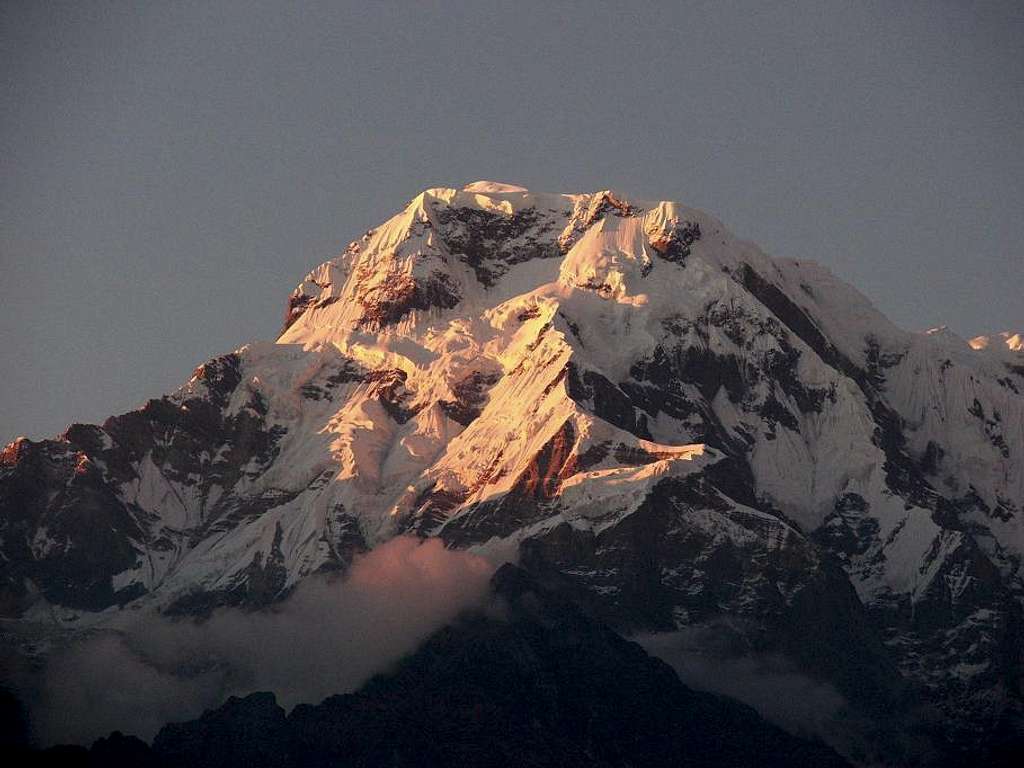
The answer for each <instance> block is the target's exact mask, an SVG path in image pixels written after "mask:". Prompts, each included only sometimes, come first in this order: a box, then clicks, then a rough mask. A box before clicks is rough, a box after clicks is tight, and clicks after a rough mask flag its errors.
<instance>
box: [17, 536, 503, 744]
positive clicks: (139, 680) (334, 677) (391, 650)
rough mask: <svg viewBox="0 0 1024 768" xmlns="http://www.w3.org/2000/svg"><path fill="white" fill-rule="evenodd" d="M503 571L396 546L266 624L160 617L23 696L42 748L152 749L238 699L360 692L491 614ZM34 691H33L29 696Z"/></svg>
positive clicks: (250, 617) (258, 615)
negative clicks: (422, 648) (463, 623)
mask: <svg viewBox="0 0 1024 768" xmlns="http://www.w3.org/2000/svg"><path fill="white" fill-rule="evenodd" d="M494 569H495V566H494V564H492V563H491V562H489V561H488V560H486V559H484V558H482V557H479V556H477V555H472V554H469V553H466V552H456V551H451V550H447V549H445V547H444V545H443V543H442V542H441V541H440V540H439V539H427V540H424V541H421V540H419V539H416V538H412V537H398V538H395V539H392V540H391V541H389V542H387V543H385V544H383V545H381V546H380V547H378V548H376V549H374V550H373V551H371V552H369V553H367V554H365V555H362V556H360V557H358V558H357V559H356V560H355V561H354V562H353V564H352V567H351V569H350V570H349V572H348V574H347V575H346V577H345V578H344V579H339V578H329V577H313V578H308V579H306V580H305V581H304V582H303V583H302V584H301V585H300V586H299V587H298V588H297V589H296V590H295V592H294V593H293V594H292V595H291V596H289V597H288V599H286V600H285V601H284V602H282V603H280V604H279V605H277V606H275V607H273V608H271V609H268V610H264V611H260V612H245V611H243V610H240V609H222V610H219V611H217V612H215V613H214V614H213V615H212V616H211V617H210V618H208V619H206V620H205V621H201V622H197V621H195V620H191V619H189V620H171V619H168V618H165V617H160V616H154V615H152V614H150V615H148V616H146V617H145V618H141V617H140V618H139V619H138V620H136V621H135V622H134V623H132V624H130V625H129V626H128V627H127V628H126V629H119V630H117V631H113V630H101V631H99V632H97V633H95V634H92V635H90V636H89V637H87V638H85V639H81V640H78V641H76V642H74V643H73V644H72V645H71V646H70V647H67V648H65V649H64V650H62V651H59V652H57V653H55V654H53V655H52V656H51V657H50V658H49V660H48V662H47V664H46V666H45V669H43V670H42V672H41V673H38V674H36V675H34V676H32V680H31V682H30V684H29V685H28V686H25V685H21V686H19V688H21V694H22V696H23V698H26V699H27V701H28V705H29V714H30V720H31V727H32V731H33V736H34V738H35V740H36V742H37V743H38V744H39V745H41V746H47V745H52V744H57V743H73V744H86V745H87V744H90V743H91V742H92V741H94V740H95V739H96V738H98V737H100V736H105V735H107V734H109V733H110V732H111V731H113V730H120V731H123V732H125V733H131V734H134V735H137V736H139V737H141V738H143V739H146V740H151V739H152V738H153V736H154V735H155V734H156V733H157V731H158V730H159V729H160V728H161V727H162V726H163V725H164V724H166V723H168V722H173V721H183V720H188V719H192V718H195V717H197V716H199V715H200V714H202V712H203V710H204V709H208V708H211V707H215V706H218V705H219V704H221V703H222V702H223V701H224V699H225V698H227V697H228V696H229V695H244V694H247V693H251V692H253V691H273V692H274V693H275V694H276V695H277V698H278V702H279V703H280V704H281V705H282V706H284V707H285V708H291V707H292V706H294V705H296V704H299V703H303V702H309V703H318V702H320V701H321V700H323V699H324V698H326V697H327V696H330V695H332V694H337V693H346V692H350V691H353V690H355V689H356V688H358V687H359V686H360V685H361V684H362V683H363V682H365V681H366V680H367V679H368V678H369V677H371V676H372V675H373V674H375V673H377V672H381V671H385V670H386V669H388V667H389V666H391V665H393V664H394V663H395V662H397V661H398V660H399V659H401V658H402V657H403V656H406V655H408V654H409V653H411V652H412V651H413V650H414V649H415V648H416V647H417V646H418V645H419V644H420V643H421V642H422V641H423V640H424V639H425V638H426V637H427V636H428V635H429V634H431V633H432V632H433V631H434V630H436V629H438V628H440V627H441V626H443V625H445V624H446V623H448V622H450V621H451V620H452V619H454V618H455V617H456V616H457V614H459V613H460V612H461V611H463V610H466V609H469V608H473V607H476V606H479V605H482V603H483V601H484V599H485V595H486V594H487V586H488V582H489V579H490V576H491V574H492V573H493V572H494ZM26 688H28V690H26Z"/></svg>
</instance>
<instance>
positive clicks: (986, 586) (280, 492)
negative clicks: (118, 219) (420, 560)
mask: <svg viewBox="0 0 1024 768" xmlns="http://www.w3.org/2000/svg"><path fill="white" fill-rule="evenodd" d="M972 347H973V349H972ZM978 350H985V354H982V353H980V352H979V351H978ZM1020 355H1021V352H1020V336H1019V335H1013V334H1004V335H1002V336H1000V337H991V338H989V337H985V338H984V339H982V338H981V337H979V339H974V340H972V341H971V342H970V344H968V343H967V342H965V341H964V340H962V339H959V338H957V337H955V336H954V335H952V334H950V333H948V332H944V331H937V332H931V333H928V334H912V333H908V332H906V331H903V330H901V329H899V328H897V327H896V326H894V325H893V324H892V323H890V322H889V321H888V320H887V319H886V318H885V317H884V316H882V315H881V314H880V313H879V312H878V311H877V310H876V309H875V308H874V307H873V306H872V305H871V304H870V302H869V301H868V300H867V299H866V298H864V297H863V296H862V295H861V294H860V293H858V292H857V291H856V290H855V289H853V288H851V287H850V286H847V285H845V284H844V283H842V282H841V281H839V280H838V279H836V278H835V277H834V276H833V275H831V274H830V273H829V272H828V271H827V270H826V269H824V268H823V267H821V266H820V265H817V264H815V263H812V262H803V261H800V262H798V261H792V260H776V259H771V258H769V257H768V256H766V255H765V254H764V253H763V252H761V251H760V250H759V249H758V248H757V247H756V246H754V245H753V244H751V243H748V242H744V241H740V240H737V239H736V238H734V237H733V236H732V235H731V234H730V233H729V232H728V231H727V230H726V228H725V227H724V226H723V225H722V224H721V223H720V222H719V221H717V220H716V219H714V218H713V217H711V216H708V215H707V214H705V213H703V212H700V211H697V210H694V209H691V208H687V207H685V206H683V205H680V204H678V203H672V202H651V201H641V200H632V199H627V198H626V197H625V196H623V195H621V194H619V193H616V192H614V191H611V190H606V191H602V192H597V193H592V194H565V195H559V194H546V193H534V192H530V191H528V190H526V189H524V188H522V187H518V186H514V185H508V184H501V183H497V182H486V181H481V182H475V183H473V184H470V185H467V186H466V187H464V188H463V189H448V188H435V189H428V190H426V191H424V192H422V193H421V194H419V195H417V196H416V197H415V198H414V199H413V200H412V201H411V202H410V203H409V204H408V205H407V206H406V207H405V209H404V210H402V211H400V212H399V213H397V214H396V215H395V216H393V217H392V218H391V219H389V220H388V221H386V222H384V223H383V224H381V225H380V226H378V227H376V228H374V229H371V230H369V231H368V232H367V233H366V234H365V235H364V236H363V237H362V238H360V239H359V240H356V241H354V242H353V243H351V244H350V245H349V246H348V248H347V249H346V250H345V251H344V252H343V253H342V254H341V255H339V256H338V257H337V258H335V259H332V260H330V261H328V262H326V263H324V264H322V265H320V266H319V267H317V268H316V269H314V270H313V271H311V272H310V273H309V274H308V275H307V276H306V277H305V278H304V279H303V280H302V282H301V283H300V284H299V285H298V287H297V288H296V289H295V291H294V292H293V293H292V295H291V296H290V298H289V301H288V306H287V313H286V319H285V326H284V329H283V330H282V333H281V335H280V337H279V338H278V339H277V341H276V343H259V344H253V345H250V346H247V347H243V348H242V349H240V350H238V351H237V352H235V353H232V354H230V355H226V356H224V357H222V358H217V359H215V360H212V361H210V362H208V363H206V364H204V365H203V366H200V368H198V369H197V370H196V372H195V373H194V375H193V377H192V378H191V379H190V380H189V382H188V383H187V384H186V385H185V386H184V387H182V388H181V389H180V390H178V391H177V392H175V393H173V394H172V395H170V396H168V397H166V398H163V399H161V400H155V401H151V402H150V403H148V404H147V405H146V406H145V407H144V408H142V409H141V410H139V411H136V412H133V413H129V414H126V415H124V416H119V417H114V418H112V419H109V420H108V421H107V422H105V423H104V424H103V425H102V426H100V427H93V426H85V425H74V426H72V427H71V428H70V429H69V430H68V432H67V433H66V434H64V435H62V436H60V437H59V438H57V439H55V440H52V441H44V442H42V443H31V442H30V441H26V440H19V441H16V442H15V443H12V444H11V445H10V446H8V447H7V448H6V449H5V450H4V452H3V455H2V459H0V526H2V527H0V536H2V540H3V555H4V560H3V571H2V585H3V588H4V598H3V601H2V605H3V607H4V610H5V612H6V613H8V614H15V615H24V616H34V615H38V612H39V610H40V606H46V607H47V608H48V610H50V611H51V615H54V614H52V612H56V614H55V615H61V611H65V612H70V613H71V614H74V613H75V612H76V611H77V612H81V611H96V610H101V609H104V608H107V607H108V606H112V605H117V604H125V603H128V602H133V601H138V602H139V604H152V605H154V606H156V607H159V608H161V609H162V610H167V611H171V612H190V613H195V612H202V611H206V610H209V609H210V608H211V607H214V606H216V605H221V604H248V605H255V606H258V605H263V604H266V603H268V602H271V601H273V600H275V599H278V598H280V597H281V596H283V595H285V594H287V593H288V591H289V590H290V589H291V588H292V587H293V586H294V585H295V584H296V583H297V582H298V581H299V580H301V579H302V578H304V577H305V576H307V575H309V574H311V573H315V572H320V571H324V570H344V569H345V568H346V567H347V564H348V562H349V561H350V560H351V558H352V556H353V555H354V553H356V552H359V551H363V550H365V549H367V548H370V547H373V546H375V545H376V544H377V543H379V542H381V541H384V540H386V539H388V538H389V537H391V536H393V535H395V534H398V533H405V532H415V533H418V534H420V535H424V536H440V537H442V538H444V539H445V540H446V541H447V542H448V543H449V544H450V545H451V546H456V547H464V548H473V549H476V550H479V551H482V552H485V553H487V552H490V553H493V554H494V556H496V557H497V556H502V555H504V554H505V553H515V552H518V553H519V555H520V557H521V558H522V559H523V561H524V562H525V563H528V564H529V565H530V567H531V568H533V569H536V570H539V571H547V570H550V571H553V572H557V574H558V577H559V578H560V579H562V580H563V581H564V582H565V583H568V584H570V585H572V587H573V588H574V589H576V590H578V594H579V596H580V599H583V600H585V601H586V600H589V601H591V602H592V603H593V608H594V610H595V611H597V612H598V613H600V614H603V615H605V616H606V617H607V618H608V619H609V620H611V621H613V622H615V623H616V624H617V625H618V626H620V627H624V628H628V629H645V630H652V629H653V630H672V629H679V628H683V627H687V626H695V625H699V624H701V623H702V622H716V621H719V620H721V618H722V617H723V616H725V617H731V618H732V619H742V621H743V622H744V623H743V626H748V627H752V628H754V629H751V630H750V631H751V632H752V633H754V634H753V635H752V639H751V642H755V640H754V639H753V637H754V636H756V638H759V639H756V642H757V643H758V644H760V643H764V642H766V640H765V638H766V637H767V638H770V639H771V641H772V642H777V643H779V644H780V647H785V648H787V649H788V651H792V650H793V648H798V649H799V648H805V647H807V648H809V647H811V645H814V644H817V646H815V647H824V648H828V647H834V648H835V649H836V653H837V654H838V655H840V656H842V655H843V653H846V654H847V655H849V654H848V653H847V651H846V650H844V649H846V648H847V647H848V646H849V645H850V644H851V643H856V644H862V645H863V646H864V648H865V649H868V648H874V647H875V645H873V643H874V644H877V645H878V647H879V648H881V647H884V648H885V649H886V650H885V651H884V652H885V653H886V654H888V656H887V657H885V658H881V657H877V656H871V659H872V661H871V664H873V665H874V668H876V669H877V670H879V672H878V674H879V679H878V681H877V685H876V687H875V688H873V689H872V690H875V691H876V693H878V691H883V689H885V686H886V685H889V684H890V682H889V681H887V680H886V675H889V672H887V671H886V670H889V671H890V672H891V677H893V678H894V679H895V678H898V674H897V673H896V671H895V670H896V669H897V668H898V669H900V670H902V671H903V673H904V674H906V675H907V676H908V677H909V678H911V679H913V680H915V681H917V682H918V683H920V684H922V685H926V686H928V687H929V688H930V689H932V690H933V691H935V692H936V694H935V695H936V697H937V699H936V700H937V701H939V702H940V703H941V705H942V706H944V707H947V708H948V711H949V712H951V713H957V712H959V713H962V712H964V711H969V712H970V713H972V714H971V717H975V716H977V717H978V718H981V719H983V720H985V722H989V723H990V724H991V723H992V722H995V720H993V719H992V718H996V719H998V716H999V713H998V712H995V711H994V710H992V707H991V706H989V704H986V703H985V702H987V701H988V702H990V701H992V696H996V695H997V694H998V697H1001V698H1000V699H999V700H1000V701H1004V702H1010V703H1009V704H1007V706H1011V704H1012V706H1017V704H1016V703H1014V702H1017V699H1016V698H1014V697H1016V696H1017V694H1016V693H1014V692H1015V691H1018V690H1019V686H1018V682H1019V670H1020V668H1021V666H1020V665H1021V662H1022V659H1021V657H1020V645H1019V643H1017V644H1015V641H1014V638H1016V637H1019V636H1020V633H1021V632H1024V627H1022V623H1021V606H1020V600H1021V595H1022V594H1024V592H1022V587H1024V585H1022V583H1021V575H1020V571H1019V565H1020V559H1021V556H1022V555H1024V528H1022V515H1024V509H1022V507H1024V458H1022V457H1024V395H1022V393H1024V362H1022V359H1021V357H1020ZM85 520H88V521H89V522H88V524H86V523H85V522H84V521H85ZM836 560H838V562H840V563H841V564H842V566H843V569H842V571H839V570H837V569H835V568H833V567H832V565H831V563H832V562H835V561H836ZM850 586H852V589H850ZM823 595H830V596H831V597H830V598H829V600H828V601H827V606H828V607H823V608H821V610H825V611H832V612H833V613H832V614H830V616H831V618H830V619H829V621H830V622H831V624H829V622H828V621H827V622H825V623H824V624H823V623H822V622H819V621H816V620H815V618H814V617H815V615H816V610H817V609H816V608H814V607H813V606H816V605H818V604H820V603H821V600H822V599H823V598H822V596H823ZM730 620H731V619H730ZM826 625H827V626H826ZM866 628H869V629H866ZM865 632H868V633H869V634H870V633H874V634H873V635H871V637H874V640H872V639H871V638H869V637H867V635H864V634H863V633H865ZM879 641H882V642H884V644H885V645H884V646H882V645H881V644H879ZM808 644H810V645H808ZM864 653H866V654H869V655H870V654H875V653H876V651H874V650H872V651H870V652H869V651H868V650H864ZM806 656H807V658H808V659H814V658H817V659H818V661H815V662H811V661H809V662H808V663H809V664H812V666H813V664H819V665H820V664H823V663H824V662H821V661H820V657H821V654H820V653H817V654H815V653H811V652H810V651H808V653H807V654H806ZM864 659H865V657H861V658H859V662H858V661H857V660H856V659H855V660H854V661H851V662H850V664H852V665H853V666H852V667H851V668H850V669H846V670H844V669H839V670H838V671H837V669H836V668H833V667H828V668H826V666H819V667H816V668H814V669H811V670H810V671H812V672H814V673H815V674H818V675H826V676H827V675H833V676H838V677H837V679H838V680H839V684H841V685H840V687H841V688H842V684H843V681H844V680H845V681H846V683H845V684H846V685H847V688H848V689H850V690H852V691H853V693H851V694H850V695H852V696H856V695H857V694H856V689H857V685H859V684H860V683H862V682H863V681H862V680H859V679H858V677H857V673H856V672H855V671H853V670H855V669H856V664H857V663H860V662H864ZM954 662H955V663H954ZM837 664H838V662H837ZM887 665H889V666H887ZM851 681H853V682H851ZM993 692H996V693H993ZM878 695H879V696H881V695H882V694H881V693H878ZM986 697H988V698H986ZM1001 711H1002V710H1000V712H1001ZM986 718H987V719H986Z"/></svg>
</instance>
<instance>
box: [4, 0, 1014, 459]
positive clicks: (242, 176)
mask: <svg viewBox="0 0 1024 768" xmlns="http://www.w3.org/2000/svg"><path fill="white" fill-rule="evenodd" d="M776 5H777V4H774V3H772V4H767V3H766V4H761V3H757V4H754V3H724V2H708V3H683V2H671V3H657V4H648V3H638V2H617V3H614V4H597V3H579V4H569V3H559V2H555V1H554V0H549V1H547V2H541V3H533V2H518V3H514V2H509V3H503V4H500V5H498V4H493V5H492V4H490V3H486V2H472V3H470V2H466V3H438V4H436V5H434V4H428V3H415V4H413V3H399V4H380V5H378V4H373V3H365V2H359V3H352V4H341V3H283V2H280V3H263V2H245V3H229V2H218V3H205V2H204V3H196V4H191V3H184V2H174V3H167V2H150V3H146V4H141V3H135V4H129V3H124V4H118V3H91V2H75V3H69V4H66V5H65V4H54V3H46V2H12V1H11V0H5V1H4V2H2V3H0V365H2V370H3V374H2V376H0V443H3V442H6V441H7V440H9V439H11V438H13V437H14V436H16V435H18V434H22V433H24V434H28V435H30V436H33V437H41V436H45V435H49V434H53V433H56V432H58V431H60V430H61V429H63V428H64V426H66V425H67V424H68V423H69V422H71V421H89V420H98V419H102V418H103V417H105V416H106V415H109V414H111V413H114V412H121V411H124V410H127V409H129V408H131V407H134V406H135V405H137V404H139V403H140V402H142V401H143V400H145V399H146V398H147V397H152V396H157V395H159V394H161V393H163V392H165V391H168V390H170V389H172V388H173V387H175V386H176V385H178V384H180V383H181V382H183V381H184V380H185V379H187V378H188V376H189V373H190V371H191V369H192V368H193V367H194V366H195V365H196V364H197V363H199V362H201V361H202V360H204V359H205V358H207V357H210V356H212V355H214V354H219V353H223V352H226V351H229V350H231V349H233V348H235V347H237V346H239V345H241V344H242V343H244V342H246V341H248V340H250V339H254V338H270V337H273V336H274V335H275V333H276V331H277V330H278V328H279V325H280V321H281V317H282V313H283V307H284V301H285V298H286V296H287V294H288V292H289V291H290V290H291V288H292V287H293V286H294V284H295V283H296V282H298V280H299V279H300V278H301V277H302V276H303V275H304V274H305V272H306V271H307V270H308V269H309V268H310V267H312V266H314V265H315V264H317V263H319V262H321V261H324V260H326V259H327V258H330V257H331V256H333V255H334V254H335V253H336V252H338V251H339V250H340V249H341V248H343V247H344V245H345V244H346V243H347V242H348V241H349V240H351V239H353V238H355V237H357V236H358V235H360V234H361V233H362V232H363V231H364V230H366V229H367V228H368V227H371V226H373V225H375V224H377V223H379V222H380V221H382V220H383V219H384V218H386V217H387V216H388V215H390V214H391V213H392V212H393V211H394V210H396V209H397V208H399V207H400V206H401V205H402V204H404V203H405V202H406V201H407V200H408V199H409V198H411V197H412V196H413V195H415V194H416V193H417V192H419V191H420V190H421V189H423V188H425V187H428V186H436V185H453V186H454V185H459V186H461V185H462V184H464V183H466V182H469V181H473V180H476V179H479V178H489V179H497V180H502V181H510V182H515V183H519V184H523V185H525V186H528V187H530V188H533V189H537V190H549V191H591V190H596V189H603V188H607V187H614V188H618V189H622V190H624V191H626V192H628V193H633V194H636V195H638V196H642V197H648V198H664V199H675V200H680V201H683V202H685V203H687V204H690V205H694V206H697V207H700V208H703V209H705V210H707V211H709V212H711V213H713V214H715V215H716V216H718V217H719V218H721V219H722V220H723V221H724V222H725V223H726V224H727V225H728V226H729V227H730V228H731V229H732V230H733V231H734V232H736V233H737V234H739V235H742V236H744V237H747V238H749V239H752V240H756V241H757V242H759V243H760V244H761V245H762V246H763V247H765V249H766V250H768V251H769V252H770V253H773V254H775V255H787V256H794V257H799V258H813V259H817V260H819V261H821V262H823V263H825V264H827V265H828V266H829V267H831V268H832V269H833V270H834V271H835V272H836V273H838V274H839V275H841V276H842V277H844V278H845V279H847V280H849V281H851V282H852V283H854V284H855V285H857V286H858V287H859V288H860V289H861V290H862V291H863V292H864V293H866V294H867V295H868V296H870V297H871V298H872V299H873V300H874V301H875V302H876V303H877V304H878V305H879V306H880V307H881V308H882V310H883V311H885V312H887V313H888V314H889V315H890V316H891V317H892V318H893V319H894V320H895V321H896V322H898V323H899V324H901V325H903V326H905V327H908V328H913V329H923V328H927V327H930V326H933V325H937V324H942V323H946V324H949V325H950V326H951V327H952V328H953V329H954V330H956V331H957V332H959V333H961V334H964V335H974V334H975V333H980V332H984V331H991V330H1001V329H1004V328H1010V327H1013V328H1020V327H1022V326H1024V301H1022V300H1021V281H1020V276H1021V273H1022V265H1024V247H1022V242H1024V215H1022V202H1024V43H1022V41H1024V5H1021V4H1020V3H1011V2H1007V3H1002V4H985V3H967V2H929V3H911V2H891V3H862V2H849V3H847V2H822V0H815V1H814V2H808V3H796V4H792V5H786V6H785V7H783V8H782V9H780V8H779V7H775V6H776ZM134 6H138V7H134Z"/></svg>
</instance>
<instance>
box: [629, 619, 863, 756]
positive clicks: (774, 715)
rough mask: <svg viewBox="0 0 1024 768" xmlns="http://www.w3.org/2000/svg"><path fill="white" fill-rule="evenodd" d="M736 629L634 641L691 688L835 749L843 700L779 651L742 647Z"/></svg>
mask: <svg viewBox="0 0 1024 768" xmlns="http://www.w3.org/2000/svg"><path fill="white" fill-rule="evenodd" d="M734 630H735V628H734V627H725V626H716V625H712V626H705V627H699V628H697V627H695V628H690V629H684V630H681V631H679V632H667V633H661V634H652V635H640V636H636V637H633V638H632V639H633V640H635V641H636V642H638V643H639V644H640V645H642V646H643V647H644V649H645V650H646V651H647V652H648V653H650V654H651V655H652V656H657V657H659V658H660V659H661V660H662V661H665V662H666V663H668V664H669V665H670V666H671V667H672V668H673V669H674V670H675V671H676V674H677V675H679V679H680V680H682V681H683V682H684V683H685V684H686V685H688V686H690V687H691V688H695V689H697V690H702V691H710V692H712V693H718V694H721V695H723V696H728V697H730V698H733V699H737V700H739V701H742V702H743V703H744V704H747V705H749V706H751V707H753V708H754V709H756V710H757V712H758V713H759V714H760V715H761V716H762V717H764V718H765V719H766V720H769V721H771V722H773V723H775V724H776V725H778V726H780V727H782V728H784V729H785V730H787V731H789V732H791V733H795V734H798V735H801V736H806V737H817V738H821V739H823V740H825V741H826V742H829V743H831V744H833V746H836V743H837V735H836V733H837V730H842V729H841V728H839V726H838V723H839V721H840V720H842V719H843V717H844V710H845V707H846V699H845V698H844V697H843V695H842V694H841V693H839V691H837V690H836V689H835V688H834V687H833V686H832V685H830V684H828V683H826V682H823V681H821V680H816V679H814V678H812V677H809V676H808V675H806V674H804V673H802V672H800V671H799V670H798V669H797V667H796V665H794V664H793V663H792V661H790V660H789V659H787V658H786V657H785V656H783V655H781V654H778V653H754V652H751V651H750V650H749V648H740V647H738V645H740V643H738V638H737V634H736V633H735V631H734Z"/></svg>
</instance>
